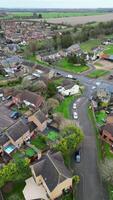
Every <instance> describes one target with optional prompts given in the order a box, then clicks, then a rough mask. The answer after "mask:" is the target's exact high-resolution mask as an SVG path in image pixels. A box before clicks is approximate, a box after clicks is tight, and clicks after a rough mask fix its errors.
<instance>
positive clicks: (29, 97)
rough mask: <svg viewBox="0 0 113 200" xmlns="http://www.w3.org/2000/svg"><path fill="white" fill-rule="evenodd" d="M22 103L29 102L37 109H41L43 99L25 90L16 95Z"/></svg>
mask: <svg viewBox="0 0 113 200" xmlns="http://www.w3.org/2000/svg"><path fill="white" fill-rule="evenodd" d="M16 97H17V98H19V99H20V101H28V102H30V103H31V104H34V105H35V106H36V107H40V106H41V104H42V102H43V97H42V96H40V95H37V94H35V93H34V92H30V91H28V90H24V91H22V92H20V93H19V94H17V95H16Z"/></svg>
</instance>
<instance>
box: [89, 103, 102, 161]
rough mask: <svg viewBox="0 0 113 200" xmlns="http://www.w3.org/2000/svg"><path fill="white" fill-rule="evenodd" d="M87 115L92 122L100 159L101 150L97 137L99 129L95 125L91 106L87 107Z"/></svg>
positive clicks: (100, 158)
mask: <svg viewBox="0 0 113 200" xmlns="http://www.w3.org/2000/svg"><path fill="white" fill-rule="evenodd" d="M88 117H89V120H91V122H92V124H93V128H94V131H95V136H96V145H97V151H98V159H99V160H102V151H101V141H100V139H99V130H98V128H97V126H96V120H95V115H94V112H93V110H92V108H91V107H89V108H88Z"/></svg>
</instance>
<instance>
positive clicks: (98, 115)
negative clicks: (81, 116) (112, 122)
mask: <svg viewBox="0 0 113 200" xmlns="http://www.w3.org/2000/svg"><path fill="white" fill-rule="evenodd" d="M95 116H96V122H97V124H99V125H100V126H103V125H104V124H105V122H104V121H105V120H106V118H107V114H106V112H105V111H104V110H102V111H99V112H96V114H95Z"/></svg>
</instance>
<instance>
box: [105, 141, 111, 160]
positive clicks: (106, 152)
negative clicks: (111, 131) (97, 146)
mask: <svg viewBox="0 0 113 200" xmlns="http://www.w3.org/2000/svg"><path fill="white" fill-rule="evenodd" d="M104 149H105V156H106V158H107V159H113V153H111V152H110V145H109V144H108V143H106V142H105V143H104Z"/></svg>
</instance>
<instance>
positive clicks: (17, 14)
mask: <svg viewBox="0 0 113 200" xmlns="http://www.w3.org/2000/svg"><path fill="white" fill-rule="evenodd" d="M39 14H42V16H43V18H61V17H76V16H93V15H101V14H104V12H99V11H94V12H93V11H90V12H76V11H75V12H73V11H72V12H71V11H70V12H68V11H67V12H66V11H64V12H52V11H51V12H37V15H39ZM32 16H33V13H32V12H11V13H9V14H8V15H7V16H5V17H3V18H13V17H20V18H21V17H32Z"/></svg>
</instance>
